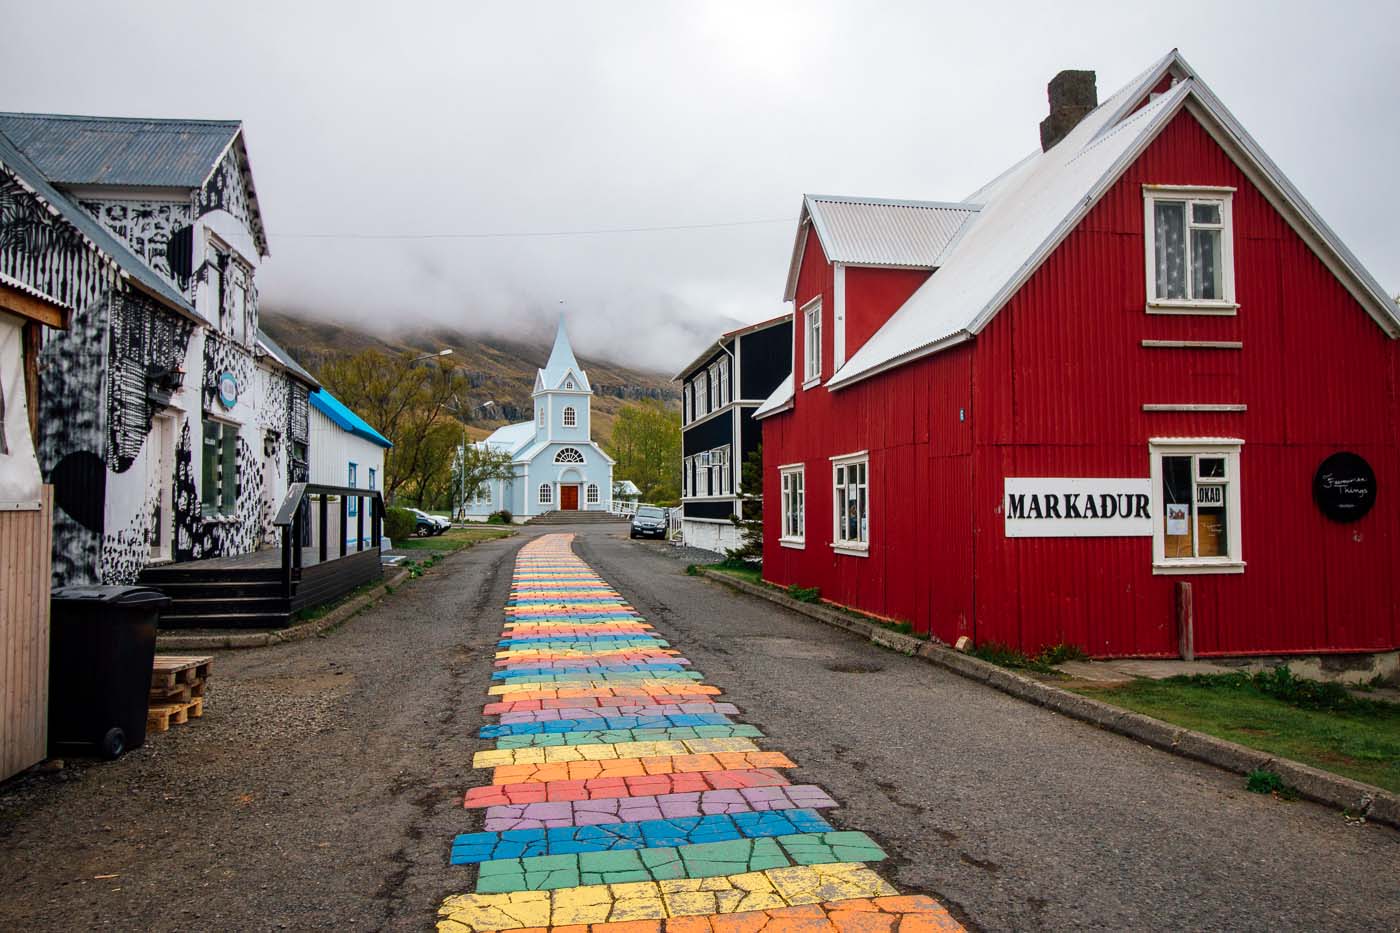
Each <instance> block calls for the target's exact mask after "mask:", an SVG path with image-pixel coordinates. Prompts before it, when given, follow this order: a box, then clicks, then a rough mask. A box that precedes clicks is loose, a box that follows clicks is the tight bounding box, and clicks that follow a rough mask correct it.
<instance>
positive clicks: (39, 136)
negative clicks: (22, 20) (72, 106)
mask: <svg viewBox="0 0 1400 933" xmlns="http://www.w3.org/2000/svg"><path fill="white" fill-rule="evenodd" d="M241 126H242V124H241V123H239V122H238V121H237V120H147V119H138V118H126V117H84V116H72V115H68V114H57V113H0V132H3V133H4V134H5V135H6V136H8V137H9V138H10V140H11V141H12V142H13V143H14V144H15V145H16V146H17V147H19V148H20V149H21V150H23V152H24V154H25V155H27V156H29V158H30V159H32V160H33V162H34V164H35V165H37V166H38V167H39V169H40V170H41V171H42V172H43V173H44V175H45V177H47V178H48V179H49V181H51V182H53V183H54V184H57V185H114V186H128V185H134V186H142V187H153V188H198V187H201V186H202V185H203V184H204V182H205V180H206V179H208V177H209V174H210V172H212V171H213V170H214V166H216V165H218V164H219V160H220V159H221V158H222V157H223V154H224V151H225V150H227V149H228V147H229V144H230V143H232V142H233V139H234V137H235V136H237V135H238V131H239V129H240V128H241Z"/></svg>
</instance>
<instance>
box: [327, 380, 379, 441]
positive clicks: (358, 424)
mask: <svg viewBox="0 0 1400 933" xmlns="http://www.w3.org/2000/svg"><path fill="white" fill-rule="evenodd" d="M311 407H312V408H314V409H316V410H317V411H319V412H320V413H321V414H323V415H325V416H326V417H327V418H329V419H331V420H332V421H334V422H335V423H336V425H337V426H339V427H340V429H341V430H342V431H348V432H349V433H351V434H353V435H355V436H356V437H363V438H364V439H365V440H367V441H369V442H370V443H373V444H378V445H379V446H380V447H386V448H387V447H393V446H394V444H393V442H392V441H390V440H389V439H388V438H387V437H385V436H384V435H383V434H380V433H379V432H378V431H376V430H375V429H374V428H372V427H371V426H370V424H369V422H367V421H365V419H363V418H361V417H360V416H359V415H357V414H355V412H354V411H353V410H352V409H351V408H350V407H349V406H347V405H346V404H345V403H344V402H342V401H341V400H340V399H338V398H336V397H335V396H334V395H331V394H330V393H329V392H327V391H326V390H325V389H317V390H316V391H315V392H312V393H311Z"/></svg>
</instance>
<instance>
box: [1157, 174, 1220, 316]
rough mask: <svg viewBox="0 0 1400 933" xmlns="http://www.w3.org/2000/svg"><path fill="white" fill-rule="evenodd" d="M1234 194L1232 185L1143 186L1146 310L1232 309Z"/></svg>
mask: <svg viewBox="0 0 1400 933" xmlns="http://www.w3.org/2000/svg"><path fill="white" fill-rule="evenodd" d="M1232 194H1233V189H1230V188H1180V187H1165V186H1157V185H1148V186H1145V187H1144V188H1143V203H1144V205H1145V211H1144V213H1145V223H1146V232H1147V257H1146V258H1147V306H1148V310H1149V311H1152V312H1156V313H1163V314H1171V313H1188V314H1189V313H1197V314H1200V313H1204V314H1233V313H1234V311H1235V309H1236V308H1237V307H1238V306H1237V305H1236V304H1235V247H1234V236H1233V226H1234V225H1233V219H1232V214H1231V206H1232V197H1231V196H1232Z"/></svg>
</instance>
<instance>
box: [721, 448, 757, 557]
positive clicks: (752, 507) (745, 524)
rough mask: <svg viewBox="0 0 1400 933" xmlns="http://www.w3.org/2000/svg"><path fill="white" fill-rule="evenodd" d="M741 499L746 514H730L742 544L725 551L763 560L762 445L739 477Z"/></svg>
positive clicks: (745, 464) (752, 455)
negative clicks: (741, 515) (740, 515)
mask: <svg viewBox="0 0 1400 933" xmlns="http://www.w3.org/2000/svg"><path fill="white" fill-rule="evenodd" d="M739 502H740V508H741V509H742V511H743V513H744V514H743V517H742V518H741V517H739V516H737V515H733V516H730V519H729V520H730V521H732V522H733V523H734V524H735V525H737V526H738V528H739V546H738V547H736V548H732V549H731V550H728V551H725V553H724V556H725V557H727V558H729V559H730V560H740V561H745V562H747V563H763V445H762V444H760V445H758V447H756V448H754V451H753V452H752V453H750V454H749V455H748V456H747V457H745V458H744V469H743V473H742V474H741V478H740V481H739Z"/></svg>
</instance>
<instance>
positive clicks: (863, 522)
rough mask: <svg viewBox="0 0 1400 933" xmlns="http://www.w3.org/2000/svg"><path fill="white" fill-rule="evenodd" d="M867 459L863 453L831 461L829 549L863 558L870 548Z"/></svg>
mask: <svg viewBox="0 0 1400 933" xmlns="http://www.w3.org/2000/svg"><path fill="white" fill-rule="evenodd" d="M869 474H870V458H869V456H868V455H867V454H866V453H865V452H864V451H861V452H860V453H854V454H847V455H845V456H841V457H832V458H831V480H832V496H831V503H832V534H831V546H832V547H833V548H834V549H835V550H836V551H837V552H838V553H841V554H854V555H858V556H862V557H863V556H865V555H866V553H867V552H868V551H869V548H870V491H869V479H870V475H869Z"/></svg>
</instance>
